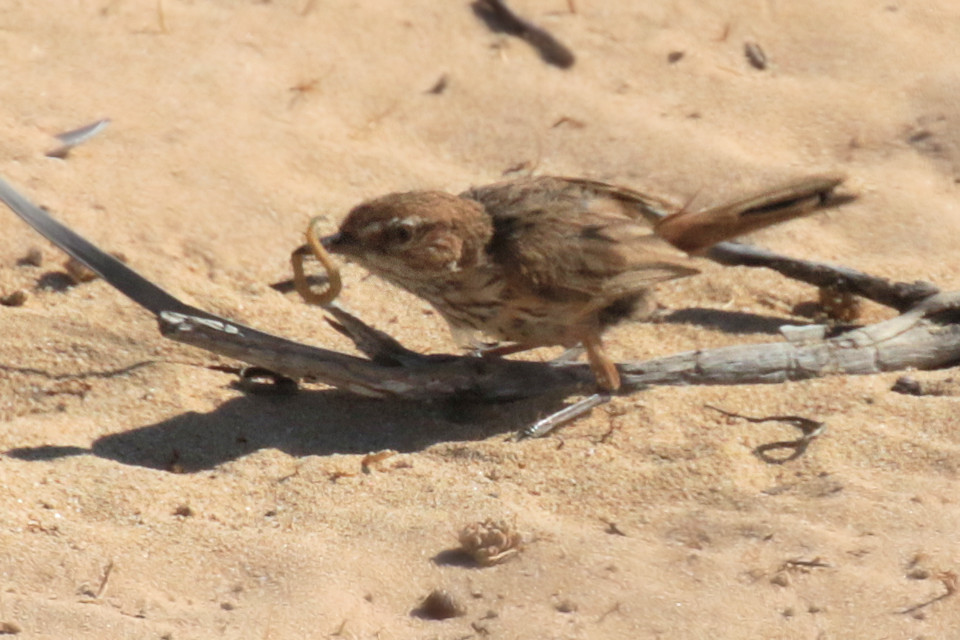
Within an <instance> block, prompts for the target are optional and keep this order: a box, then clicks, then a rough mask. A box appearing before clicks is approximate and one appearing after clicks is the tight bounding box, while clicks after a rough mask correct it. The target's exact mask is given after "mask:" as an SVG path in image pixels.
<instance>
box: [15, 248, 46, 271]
mask: <svg viewBox="0 0 960 640" xmlns="http://www.w3.org/2000/svg"><path fill="white" fill-rule="evenodd" d="M42 264H43V251H41V250H40V247H30V248H29V249H28V250H27V254H26V255H25V256H23V257H22V258H20V259H19V260H17V265H18V266H21V267H39V266H41V265H42Z"/></svg>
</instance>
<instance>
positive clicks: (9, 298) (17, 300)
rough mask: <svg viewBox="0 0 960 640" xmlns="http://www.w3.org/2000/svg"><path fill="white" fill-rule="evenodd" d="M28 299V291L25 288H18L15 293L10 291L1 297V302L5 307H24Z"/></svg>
mask: <svg viewBox="0 0 960 640" xmlns="http://www.w3.org/2000/svg"><path fill="white" fill-rule="evenodd" d="M26 301H27V292H26V291H24V290H23V289H17V290H16V291H14V292H13V293H8V294H7V295H5V296H3V297H2V298H0V304H2V305H3V306H5V307H22V306H23V304H24V303H25V302H26Z"/></svg>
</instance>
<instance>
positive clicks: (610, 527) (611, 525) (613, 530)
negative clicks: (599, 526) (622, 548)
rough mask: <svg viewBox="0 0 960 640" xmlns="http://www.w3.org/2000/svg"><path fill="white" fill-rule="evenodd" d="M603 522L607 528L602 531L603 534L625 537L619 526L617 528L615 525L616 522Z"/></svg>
mask: <svg viewBox="0 0 960 640" xmlns="http://www.w3.org/2000/svg"><path fill="white" fill-rule="evenodd" d="M604 522H606V523H607V528H606V529H604V531H603V532H604V533H609V534H610V535H612V536H623V537H627V534H625V533H624V532H623V530H622V529H621V528H620V527H619V526H617V523H616V522H614V521H612V520H605V521H604Z"/></svg>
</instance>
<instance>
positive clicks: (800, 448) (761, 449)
mask: <svg viewBox="0 0 960 640" xmlns="http://www.w3.org/2000/svg"><path fill="white" fill-rule="evenodd" d="M704 406H705V407H706V408H707V409H713V410H714V411H717V412H719V413H722V414H723V415H725V416H730V417H731V418H740V419H742V420H746V421H747V422H753V423H761V422H783V423H785V424H789V425H791V426H793V427H796V428H798V429H800V431H801V432H802V433H803V435H802V436H800V437H799V438H797V439H796V440H781V441H778V442H769V443H767V444H762V445H760V446H758V447H756V448H755V449H754V450H753V453H754V455H755V456H757V457H758V458H760V459H761V460H763V461H764V462H766V463H767V464H784V463H785V462H790V461H791V460H796V459H797V458H799V457H800V456H802V455H803V454H804V452H806V450H807V447H809V446H810V443H811V442H813V440H814V439H815V438H818V437H819V436H821V435H823V432H824V431H825V430H826V428H827V427H826V423H823V422H817V421H816V420H811V419H810V418H804V417H803V416H766V417H763V418H754V417H751V416H745V415H743V414H740V413H734V412H732V411H727V410H726V409H721V408H720V407H715V406H713V405H709V404H708V405H704ZM776 449H792V450H793V453H791V454H790V455H789V456H787V457H786V458H774V457H773V456H771V455H769V453H768V452H770V451H774V450H776Z"/></svg>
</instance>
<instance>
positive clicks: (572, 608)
mask: <svg viewBox="0 0 960 640" xmlns="http://www.w3.org/2000/svg"><path fill="white" fill-rule="evenodd" d="M553 608H554V609H556V610H557V611H559V612H560V613H576V611H577V608H578V607H577V604H576V603H575V602H573V601H571V600H569V599H567V598H564V599H563V600H561V601H560V602H558V603H557V604H555V605H553Z"/></svg>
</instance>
